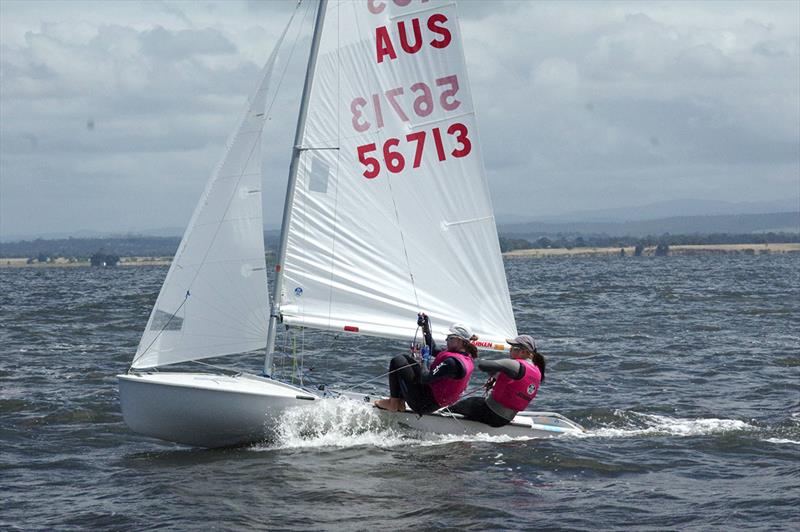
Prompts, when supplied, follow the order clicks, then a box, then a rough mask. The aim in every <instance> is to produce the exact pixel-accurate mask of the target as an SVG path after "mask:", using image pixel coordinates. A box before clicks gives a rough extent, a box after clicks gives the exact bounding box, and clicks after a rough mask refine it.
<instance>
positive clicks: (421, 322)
mask: <svg viewBox="0 0 800 532" xmlns="http://www.w3.org/2000/svg"><path fill="white" fill-rule="evenodd" d="M427 319H428V316H426V315H425V313H424V312H420V313H419V314H417V325H418V326H419V327H424V326H425V321H426V320H427Z"/></svg>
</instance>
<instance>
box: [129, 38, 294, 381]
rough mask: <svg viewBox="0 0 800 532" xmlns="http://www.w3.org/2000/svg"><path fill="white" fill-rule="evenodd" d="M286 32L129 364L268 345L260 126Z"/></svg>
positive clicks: (145, 365)
mask: <svg viewBox="0 0 800 532" xmlns="http://www.w3.org/2000/svg"><path fill="white" fill-rule="evenodd" d="M288 27H289V26H287V27H286V28H287V29H288ZM285 35H286V30H284V32H283V35H281V37H280V39H279V41H278V43H277V44H276V46H275V49H274V51H273V52H272V55H271V56H270V58H269V60H268V61H267V63H266V65H265V66H264V69H263V71H262V78H261V82H260V83H259V85H258V87H257V88H256V90H255V92H254V93H253V94H252V96H251V97H250V98H249V100H248V103H247V106H246V108H245V111H244V114H243V115H242V116H241V118H240V120H239V123H238V126H237V127H236V129H234V131H233V133H232V134H231V136H230V137H229V139H228V142H227V145H226V150H225V153H224V155H223V157H222V159H221V161H220V163H219V164H218V165H217V167H216V168H215V169H214V171H213V173H212V174H211V177H210V178H209V180H208V183H207V184H206V188H205V191H204V192H203V196H202V198H201V199H200V201H199V202H198V204H197V207H196V208H195V211H194V214H193V215H192V218H191V221H190V222H189V225H188V227H187V228H186V232H185V234H184V235H183V240H181V244H180V247H179V248H178V252H177V254H176V255H175V258H174V259H173V261H172V265H171V266H170V269H169V272H168V273H167V277H166V279H165V281H164V284H163V286H162V287H161V292H160V293H159V295H158V299H157V300H156V304H155V306H154V307H153V311H152V313H151V314H150V319H149V321H148V322H147V327H146V329H145V332H144V334H143V335H142V339H141V341H140V342H139V348H138V350H137V352H136V356H135V357H134V360H133V363H132V365H131V366H132V367H133V368H149V367H155V366H163V365H166V364H174V363H177V362H184V361H188V360H198V359H202V358H208V357H213V356H218V355H227V354H233V353H242V352H246V351H253V350H256V349H263V348H264V347H265V345H266V338H267V277H266V263H265V259H264V229H263V218H262V212H261V209H262V207H261V203H262V202H261V132H262V129H263V124H264V120H265V116H264V113H265V106H266V99H267V93H268V91H269V83H270V79H271V77H272V71H273V68H274V66H275V62H276V58H277V53H278V49H279V47H280V44H281V42H282V41H283V38H284V36H285Z"/></svg>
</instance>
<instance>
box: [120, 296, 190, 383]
mask: <svg viewBox="0 0 800 532" xmlns="http://www.w3.org/2000/svg"><path fill="white" fill-rule="evenodd" d="M190 295H191V294H190V293H189V291H188V290H187V291H186V295H185V296H184V297H183V301H182V302H181V304H180V305H178V308H177V309H175V312H173V313H172V316H170V317H169V319H168V320H167V323H165V324H164V326H163V327H162V328H161V330H160V331H158V333H156V335H155V337H154V338H153V341H152V342H150V344H149V345H148V346H147V347H146V348H145V350H144V351H142V354H141V355H139V356H138V357H136V358H134V359H133V362H131V367H133V365H134V364H136V361H137V360H139V359H140V358H142V357H143V356H144V355H146V354H147V352H148V351H149V350H150V348H151V347H153V344H154V343H156V340H158V337H159V336H161V333H163V332H164V331H166V330H167V327H168V326H169V324H170V323H172V319H173V318H174V317H175V316H177V315H178V312H180V310H181V308H183V306H184V305H185V304H186V302H187V301H188V300H189V296H190Z"/></svg>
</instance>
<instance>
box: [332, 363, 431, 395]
mask: <svg viewBox="0 0 800 532" xmlns="http://www.w3.org/2000/svg"><path fill="white" fill-rule="evenodd" d="M418 365H419V362H412V363H409V364H406V365H405V366H400V367H399V368H397V369H393V370H390V371H387V372H386V373H383V374H381V375H378V376H377V377H373V378H371V379H368V380H365V381H364V382H361V383H358V384H354V385H353V386H349V387H347V388H343V389H342V390H340V391H342V392H349V391H350V390H352V389H353V388H357V387H358V386H364V385H365V384H368V383H370V382H372V381H374V380H378V379H380V378H382V377H386V376H387V375H391V374H392V373H394V372H396V371H400V370H401V369H405V368H409V367H411V366H418Z"/></svg>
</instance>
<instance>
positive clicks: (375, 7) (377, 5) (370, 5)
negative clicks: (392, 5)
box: [367, 0, 386, 15]
mask: <svg viewBox="0 0 800 532" xmlns="http://www.w3.org/2000/svg"><path fill="white" fill-rule="evenodd" d="M385 7H386V4H385V3H383V2H376V1H375V0H369V2H367V9H369V12H370V13H372V14H373V15H378V14H380V13H381V12H382V11H383V10H384V8H385Z"/></svg>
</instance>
